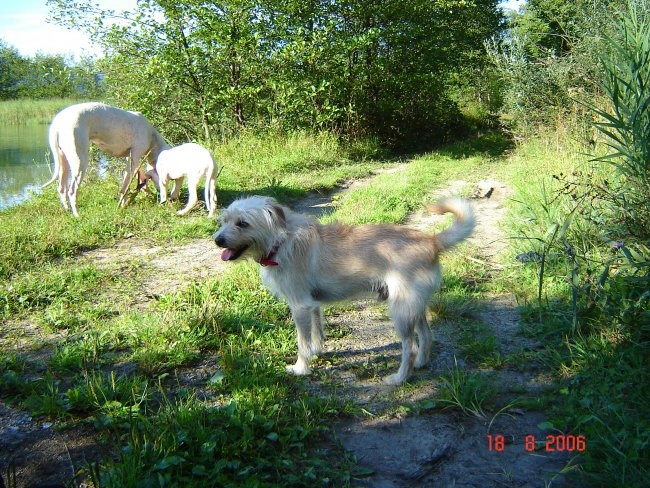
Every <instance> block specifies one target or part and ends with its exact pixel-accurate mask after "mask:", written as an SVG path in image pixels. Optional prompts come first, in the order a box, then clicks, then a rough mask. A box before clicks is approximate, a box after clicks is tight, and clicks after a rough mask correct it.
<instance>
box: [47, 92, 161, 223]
mask: <svg viewBox="0 0 650 488" xmlns="http://www.w3.org/2000/svg"><path fill="white" fill-rule="evenodd" d="M91 142H92V143H94V144H95V145H96V146H97V147H98V148H99V149H101V150H102V151H103V152H105V153H107V154H109V155H111V156H115V157H128V158H129V161H128V164H127V167H126V171H125V172H124V176H123V178H122V189H121V190H120V205H123V204H124V202H125V200H124V196H125V195H126V191H127V189H128V188H129V183H130V182H131V179H132V178H133V175H134V173H135V172H136V171H138V172H139V173H141V174H140V183H143V181H144V171H142V172H140V171H139V170H138V167H139V165H140V160H141V159H142V158H143V157H145V156H146V157H147V158H148V160H149V162H150V164H151V165H152V166H155V164H156V159H158V154H160V151H162V150H164V149H167V148H169V146H168V145H167V143H166V142H165V140H164V139H163V137H162V136H161V135H160V134H159V133H158V131H157V130H156V129H154V128H153V126H152V125H151V124H150V123H149V121H148V120H147V119H146V118H145V117H144V115H142V114H141V113H139V112H127V111H126V110H122V109H120V108H117V107H111V106H110V105H105V104H103V103H97V102H88V103H78V104H76V105H70V106H69V107H66V108H64V109H63V110H61V111H60V112H59V113H58V114H56V115H55V116H54V118H53V119H52V124H51V125H50V131H49V143H50V149H51V150H52V156H53V157H54V171H53V172H52V178H51V179H50V181H48V182H47V183H45V184H44V185H43V188H45V187H46V186H47V185H49V184H50V183H52V182H53V181H55V180H56V179H57V178H58V180H59V186H58V191H59V198H60V199H61V204H62V205H63V208H65V209H66V210H67V209H68V208H70V210H71V211H72V214H73V215H74V216H75V217H78V216H79V214H78V212H77V190H78V188H79V185H80V184H81V180H82V179H83V176H84V173H86V171H87V170H88V159H89V150H90V143H91ZM68 202H70V205H69V206H68Z"/></svg>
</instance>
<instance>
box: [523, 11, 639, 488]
mask: <svg viewBox="0 0 650 488" xmlns="http://www.w3.org/2000/svg"><path fill="white" fill-rule="evenodd" d="M636 7H637V4H636V3H635V2H631V3H630V9H629V13H627V14H622V16H621V17H620V18H619V19H617V24H616V28H617V35H616V36H615V37H613V38H611V39H610V40H609V43H610V45H611V48H612V49H611V52H612V53H613V54H612V57H608V58H605V59H604V60H603V68H604V70H605V72H606V74H607V76H606V77H605V79H606V81H605V84H604V86H603V87H602V88H603V92H604V93H606V94H607V95H608V98H609V100H608V103H607V104H606V105H605V106H604V108H602V107H601V108H598V107H595V106H592V108H593V109H594V111H595V114H596V115H597V116H599V119H597V123H596V125H595V128H596V129H597V130H598V131H599V132H600V133H601V134H602V136H603V139H599V140H602V141H603V142H604V146H605V147H604V150H603V151H602V152H599V153H598V154H597V155H594V156H592V157H591V158H589V156H587V155H584V153H585V152H586V151H585V150H584V149H583V151H582V153H583V155H582V156H580V157H578V158H577V159H576V160H575V161H574V165H573V167H571V168H568V170H567V169H564V170H561V169H560V168H556V169H555V170H554V174H555V178H554V179H548V180H546V183H545V184H544V185H540V187H539V188H538V190H537V191H536V192H535V193H536V195H537V198H535V196H534V195H535V193H532V194H531V192H530V190H526V189H523V188H522V190H521V192H520V194H519V195H518V197H516V198H517V199H518V200H520V202H522V204H521V205H520V206H519V207H518V208H519V209H520V210H521V209H523V212H522V213H523V217H524V218H523V219H522V213H519V214H518V215H517V218H518V222H519V223H518V228H519V229H520V231H521V230H523V231H524V232H525V233H524V232H522V234H523V235H520V237H524V239H522V240H521V241H520V242H522V243H524V245H525V246H526V247H527V248H528V249H529V250H530V251H532V254H531V253H527V256H529V257H531V259H528V260H527V261H528V262H526V263H525V264H523V265H522V268H523V269H524V270H525V269H528V270H534V271H537V276H536V277H535V276H534V274H535V273H531V275H530V278H533V279H534V280H535V282H536V287H537V289H538V293H539V294H538V298H542V293H541V292H542V290H543V292H544V298H545V299H543V300H542V299H540V300H539V301H538V303H537V312H538V313H536V314H531V315H529V316H528V317H529V320H530V321H531V322H536V325H537V327H538V329H537V330H538V331H539V332H541V333H543V334H545V336H544V337H546V338H554V340H553V339H551V342H550V344H554V345H553V346H552V349H550V350H549V352H551V354H550V355H549V356H548V360H549V362H550V364H551V365H552V366H553V368H555V369H556V370H557V371H558V372H559V374H558V376H557V397H556V398H557V400H558V401H557V402H556V403H555V406H554V408H553V409H552V416H553V424H554V426H555V427H556V428H559V429H562V430H570V431H574V432H578V433H580V434H583V435H585V436H586V438H587V439H589V446H588V448H587V450H586V451H585V452H584V453H583V455H582V456H581V457H580V461H581V463H582V466H583V474H584V476H585V477H586V478H587V483H588V484H589V486H603V487H605V486H639V487H640V486H648V483H649V482H650V471H649V468H648V459H650V442H649V441H648V439H650V423H648V421H647V419H648V418H649V417H650V408H649V407H648V402H647V399H648V397H650V376H649V375H648V369H647V367H646V366H644V364H645V362H647V357H648V354H649V351H648V344H650V341H649V338H650V312H649V311H648V309H649V307H648V305H650V292H648V289H649V286H650V265H649V263H650V251H649V246H650V226H649V225H648V224H649V222H650V220H649V218H648V215H649V214H648V205H647V202H648V201H649V200H650V195H649V193H648V188H649V187H648V181H649V173H648V170H649V168H648V157H649V156H648V155H649V154H650V153H649V150H648V148H649V147H650V146H649V145H648V144H649V142H648V141H649V137H648V136H649V133H648V130H649V128H650V98H649V97H648V83H649V82H650V42H649V41H648V39H649V34H650V18H649V17H648V16H647V15H646V16H645V17H644V16H643V15H641V11H637V10H636ZM548 140H552V138H548ZM538 146H539V145H538ZM600 149H602V148H598V147H597V150H599V151H600ZM550 154H554V156H552V157H550V158H548V159H550V160H551V161H553V160H554V159H555V160H556V162H560V161H563V160H564V158H565V156H564V155H563V152H562V151H555V152H554V153H553V152H551V153H550ZM531 160H532V159H531ZM531 160H529V161H528V164H529V165H530V164H531V163H530V161H531ZM610 163H611V164H610ZM535 164H536V163H535ZM612 164H613V166H612ZM529 167H530V166H529ZM612 169H613V170H612ZM523 179H524V178H522V180H523ZM524 249H526V248H524ZM523 274H524V273H521V274H520V276H523ZM531 281H532V280H531ZM519 289H521V287H520V288H519ZM550 344H549V345H550Z"/></svg>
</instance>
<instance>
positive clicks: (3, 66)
mask: <svg viewBox="0 0 650 488" xmlns="http://www.w3.org/2000/svg"><path fill="white" fill-rule="evenodd" d="M26 64H27V61H26V60H25V59H24V58H23V57H21V56H20V54H18V50H17V49H15V48H13V47H11V46H9V45H8V44H7V43H6V42H4V41H3V40H2V39H0V100H9V99H12V98H16V97H17V96H18V92H19V88H20V82H21V80H22V76H23V74H24V73H25V71H26Z"/></svg>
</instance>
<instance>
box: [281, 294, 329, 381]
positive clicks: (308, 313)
mask: <svg viewBox="0 0 650 488" xmlns="http://www.w3.org/2000/svg"><path fill="white" fill-rule="evenodd" d="M291 315H292V317H293V321H294V322H295V324H296V336H297V340H298V360H297V361H296V364H294V365H293V366H287V372H289V373H292V374H295V375H296V376H306V375H308V374H311V368H310V367H309V360H310V359H311V357H312V356H313V355H314V354H317V353H318V352H319V351H320V349H321V345H322V330H321V322H320V310H319V308H317V307H316V308H314V307H304V306H292V307H291ZM316 331H318V332H316Z"/></svg>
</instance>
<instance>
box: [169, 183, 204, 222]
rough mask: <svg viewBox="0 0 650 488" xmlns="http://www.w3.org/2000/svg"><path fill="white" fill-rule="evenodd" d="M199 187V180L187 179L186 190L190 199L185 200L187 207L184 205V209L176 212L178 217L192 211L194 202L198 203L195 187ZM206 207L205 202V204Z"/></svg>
mask: <svg viewBox="0 0 650 488" xmlns="http://www.w3.org/2000/svg"><path fill="white" fill-rule="evenodd" d="M198 185H199V180H198V178H197V179H194V178H191V177H188V178H187V189H188V191H189V194H190V197H189V199H188V200H187V205H185V208H184V209H183V210H179V211H178V212H176V213H177V214H178V215H185V214H186V213H187V212H189V211H190V210H192V207H194V205H196V202H198V201H199V197H198V195H197V194H196V187H197V186H198ZM206 205H207V202H206Z"/></svg>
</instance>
